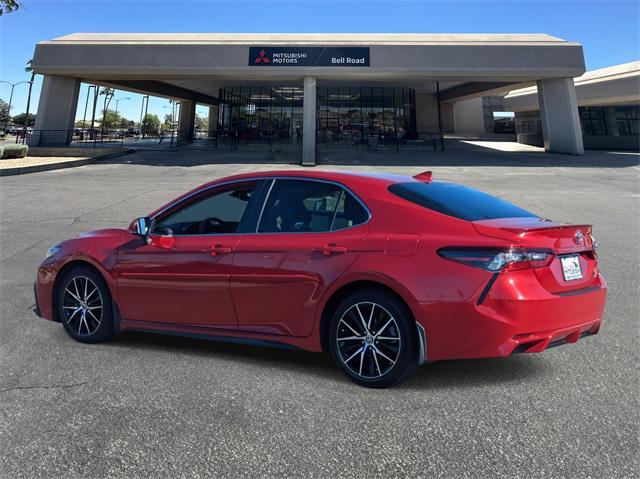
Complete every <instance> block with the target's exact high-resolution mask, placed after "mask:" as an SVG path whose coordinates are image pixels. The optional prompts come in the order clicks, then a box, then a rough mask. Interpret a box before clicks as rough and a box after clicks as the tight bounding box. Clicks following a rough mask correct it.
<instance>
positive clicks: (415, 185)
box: [389, 181, 537, 221]
mask: <svg viewBox="0 0 640 479" xmlns="http://www.w3.org/2000/svg"><path fill="white" fill-rule="evenodd" d="M389 191H390V192H391V193H393V194H394V195H397V196H399V197H401V198H404V199H405V200H408V201H411V202H412V203H415V204H417V205H420V206H424V207H425V208H429V209H430V210H433V211H437V212H439V213H443V214H445V215H448V216H453V217H455V218H460V219H463V220H467V221H478V220H489V219H497V218H523V217H534V218H537V215H535V214H533V213H531V212H530V211H527V210H525V209H523V208H520V207H519V206H516V205H514V204H512V203H509V202H508V201H505V200H503V199H500V198H496V197H495V196H491V195H488V194H487V193H483V192H482V191H478V190H474V189H473V188H468V187H466V186H463V185H457V184H455V183H447V182H444V181H434V182H432V183H421V182H417V181H415V182H408V183H396V184H393V185H391V186H389Z"/></svg>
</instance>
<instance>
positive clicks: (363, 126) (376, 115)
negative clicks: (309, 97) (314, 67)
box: [317, 86, 417, 147]
mask: <svg viewBox="0 0 640 479" xmlns="http://www.w3.org/2000/svg"><path fill="white" fill-rule="evenodd" d="M317 93H318V98H317V138H318V142H319V143H325V144H330V145H347V146H352V147H353V146H358V145H363V144H370V142H371V141H374V142H388V141H395V140H396V139H413V138H416V137H417V133H416V128H415V125H416V122H415V94H414V91H413V90H411V89H409V88H392V87H366V86H362V87H319V88H318V92H317Z"/></svg>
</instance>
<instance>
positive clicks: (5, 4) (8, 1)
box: [0, 0, 20, 16]
mask: <svg viewBox="0 0 640 479" xmlns="http://www.w3.org/2000/svg"><path fill="white" fill-rule="evenodd" d="M18 8H20V3H19V2H18V1H17V0H0V16H2V14H3V13H11V12H15V11H16V10H17V9H18Z"/></svg>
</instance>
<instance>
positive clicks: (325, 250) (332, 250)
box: [314, 243, 349, 256]
mask: <svg viewBox="0 0 640 479" xmlns="http://www.w3.org/2000/svg"><path fill="white" fill-rule="evenodd" d="M314 251H316V252H317V253H322V254H323V255H325V256H331V255H332V254H342V253H346V252H347V251H349V250H348V249H347V247H346V246H339V245H336V244H332V243H330V244H325V245H322V246H321V247H320V248H315V249H314Z"/></svg>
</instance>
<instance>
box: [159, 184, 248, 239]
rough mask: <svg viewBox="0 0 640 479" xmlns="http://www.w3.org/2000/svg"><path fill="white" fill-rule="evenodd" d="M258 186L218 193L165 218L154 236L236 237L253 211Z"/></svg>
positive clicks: (220, 190) (160, 222)
mask: <svg viewBox="0 0 640 479" xmlns="http://www.w3.org/2000/svg"><path fill="white" fill-rule="evenodd" d="M256 186H257V182H248V183H242V184H236V185H233V186H223V187H220V188H219V189H215V190H214V191H213V192H212V193H211V194H209V195H207V196H206V197H205V198H201V199H196V200H195V201H193V202H191V203H189V204H187V205H186V206H184V207H182V208H180V209H179V210H178V211H175V212H173V213H171V214H170V215H169V216H167V217H166V218H163V219H162V220H161V221H159V222H158V223H157V224H156V226H155V227H154V232H155V233H161V234H167V233H172V234H173V235H176V236H180V235H198V234H225V233H226V234H229V233H235V232H237V231H238V226H239V225H240V223H241V222H242V219H243V218H244V217H245V215H246V214H247V213H248V211H249V208H248V205H249V202H250V201H251V199H252V197H253V196H254V193H255V192H256Z"/></svg>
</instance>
